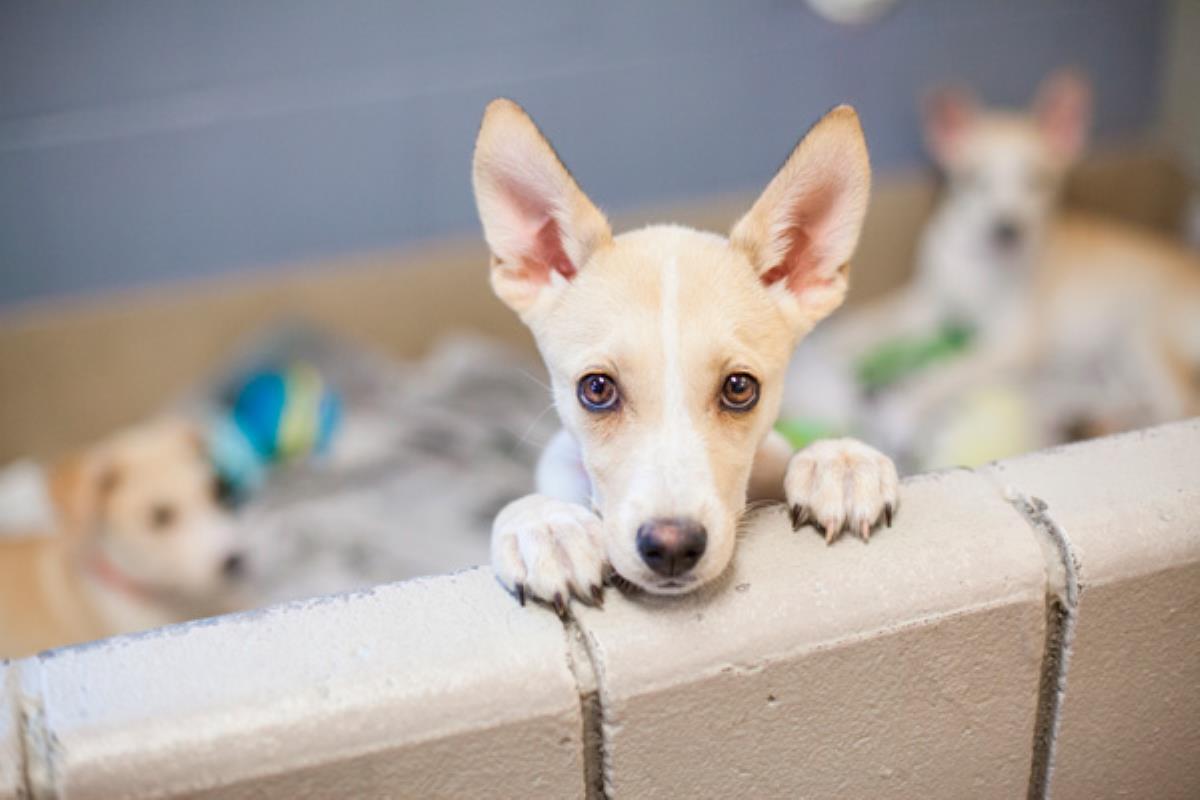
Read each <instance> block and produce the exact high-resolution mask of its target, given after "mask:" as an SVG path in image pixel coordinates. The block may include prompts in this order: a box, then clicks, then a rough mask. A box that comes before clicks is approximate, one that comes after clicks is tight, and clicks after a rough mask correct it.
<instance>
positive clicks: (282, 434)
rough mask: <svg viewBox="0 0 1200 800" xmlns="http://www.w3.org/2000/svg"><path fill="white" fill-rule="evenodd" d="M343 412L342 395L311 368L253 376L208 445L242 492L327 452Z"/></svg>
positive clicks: (218, 464) (214, 429)
mask: <svg viewBox="0 0 1200 800" xmlns="http://www.w3.org/2000/svg"><path fill="white" fill-rule="evenodd" d="M340 412H341V402H340V400H339V398H338V395H337V394H336V392H334V391H333V390H332V388H331V387H330V386H329V385H328V383H327V382H326V381H325V380H324V378H323V377H322V375H321V373H320V371H319V370H317V369H316V368H315V367H314V366H312V365H311V364H308V363H305V362H296V363H292V364H289V365H288V366H287V367H286V368H285V369H278V370H275V369H271V370H263V371H259V372H255V373H252V374H250V375H249V376H247V377H246V378H245V380H244V381H243V382H242V383H241V384H240V386H239V387H237V388H236V389H235V392H234V393H233V399H232V402H231V404H230V406H229V407H228V409H227V411H226V413H225V414H224V415H223V416H221V417H220V418H218V419H217V420H216V421H215V422H214V424H213V427H212V430H211V434H210V442H209V445H210V450H211V454H212V458H213V461H214V463H215V464H216V467H217V471H218V473H219V474H220V475H221V477H222V478H223V479H224V480H226V481H227V482H228V483H229V484H230V485H231V487H232V488H233V490H234V492H235V493H236V494H244V493H245V492H246V491H248V490H251V489H253V488H255V487H257V486H258V485H259V484H260V483H261V482H262V480H263V479H264V478H265V474H266V472H267V470H268V469H269V468H270V467H272V466H275V465H278V464H283V463H287V462H291V461H296V460H299V459H302V458H305V457H308V456H312V455H315V454H320V453H323V452H325V451H326V450H327V449H328V447H329V443H330V441H331V440H332V438H333V434H334V431H335V430H336V428H337V424H338V419H339V416H340Z"/></svg>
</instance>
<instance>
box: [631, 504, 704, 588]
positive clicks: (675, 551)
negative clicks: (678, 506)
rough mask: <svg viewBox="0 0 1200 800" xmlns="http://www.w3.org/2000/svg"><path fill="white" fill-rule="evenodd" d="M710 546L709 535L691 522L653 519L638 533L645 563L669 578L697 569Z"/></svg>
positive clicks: (693, 521)
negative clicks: (707, 547) (706, 548)
mask: <svg viewBox="0 0 1200 800" xmlns="http://www.w3.org/2000/svg"><path fill="white" fill-rule="evenodd" d="M707 544H708V532H707V531H706V530H705V529H704V526H703V525H701V524H700V523H699V522H696V521H695V520H691V519H682V518H678V517H669V518H665V519H654V520H650V521H649V522H646V523H644V524H643V525H641V527H639V528H638V531H637V549H638V553H639V554H640V555H641V557H642V561H645V562H646V566H648V567H650V569H652V570H654V571H655V572H657V573H658V574H659V575H662V576H664V577H667V578H674V577H678V576H680V575H683V574H685V573H687V572H688V571H689V570H691V569H692V567H694V566H696V564H697V563H698V562H699V561H700V558H701V557H702V556H703V555H704V548H705V547H706V546H707Z"/></svg>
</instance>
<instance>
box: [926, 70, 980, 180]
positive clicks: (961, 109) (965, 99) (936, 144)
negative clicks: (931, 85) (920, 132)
mask: <svg viewBox="0 0 1200 800" xmlns="http://www.w3.org/2000/svg"><path fill="white" fill-rule="evenodd" d="M977 114H978V106H977V105H976V103H975V98H974V96H973V95H972V94H971V93H970V91H968V90H967V89H964V88H963V87H961V86H941V87H938V88H937V89H934V90H933V91H931V92H929V93H927V94H926V95H925V97H924V99H923V100H922V102H921V116H922V119H923V120H924V124H925V145H926V147H928V148H929V154H930V155H931V156H932V157H933V160H934V161H936V162H937V163H938V164H939V165H940V166H942V167H943V168H949V167H953V166H954V165H955V164H956V163H957V162H958V159H959V155H960V153H961V152H962V143H963V140H964V139H965V138H966V133H967V131H969V130H970V128H971V126H972V124H974V122H975V118H976V115H977Z"/></svg>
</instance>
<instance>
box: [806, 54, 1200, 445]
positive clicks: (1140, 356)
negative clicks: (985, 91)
mask: <svg viewBox="0 0 1200 800" xmlns="http://www.w3.org/2000/svg"><path fill="white" fill-rule="evenodd" d="M924 110H925V133H926V139H927V142H928V146H929V150H930V152H931V154H932V155H933V157H934V159H935V160H936V162H937V163H938V165H939V166H940V167H941V168H942V170H943V172H944V175H945V178H946V184H945V187H944V191H943V193H942V197H941V200H940V202H939V203H938V206H937V208H936V209H935V211H934V214H933V217H932V218H931V220H930V222H929V224H928V226H927V227H926V229H925V231H924V233H923V235H922V239H921V242H920V247H919V252H918V260H917V270H916V275H915V278H914V280H913V282H912V284H911V286H910V287H909V288H908V289H907V290H906V291H902V292H900V293H897V294H896V295H895V296H893V297H891V298H890V299H888V300H885V301H882V302H879V303H876V304H874V306H873V307H868V308H864V309H862V310H856V313H855V314H853V315H850V316H848V317H846V318H845V319H844V320H843V319H839V320H836V321H835V324H834V325H833V326H832V329H831V328H825V329H824V330H823V331H822V332H823V333H825V332H830V333H831V334H832V335H831V338H830V341H831V342H832V343H833V345H834V348H835V350H836V352H842V353H845V352H851V353H853V352H862V351H863V350H865V349H867V348H869V347H870V344H871V343H872V342H874V343H877V342H879V341H882V340H886V339H889V338H900V337H905V336H913V337H920V336H922V335H926V336H927V335H929V333H930V332H931V331H936V330H937V329H938V328H939V327H941V326H944V325H947V324H960V325H965V326H967V327H968V328H970V329H972V330H973V331H974V334H973V340H972V343H971V347H970V348H969V350H968V351H967V353H966V354H964V355H963V356H961V357H959V358H957V359H955V360H952V361H949V362H946V363H945V364H944V365H939V366H937V367H936V368H934V369H929V370H925V371H922V372H919V373H917V375H916V376H915V377H913V378H910V379H908V380H907V382H906V383H905V384H904V385H902V386H900V387H899V388H898V389H896V390H889V396H888V398H887V400H886V401H885V402H883V403H881V404H880V405H879V406H877V407H876V408H875V414H874V418H875V419H876V420H877V421H878V422H879V423H880V425H881V427H880V428H879V429H876V430H875V434H876V435H878V436H879V437H880V438H881V439H882V440H883V441H885V442H886V443H887V444H888V446H889V447H892V448H894V449H895V450H897V451H899V450H902V449H903V445H902V444H901V443H900V442H901V440H905V439H907V440H908V443H909V444H911V443H912V440H913V439H914V438H915V439H916V440H917V444H918V446H919V445H920V443H921V442H924V443H926V444H928V443H929V442H931V441H933V440H934V439H935V438H936V436H934V435H932V433H931V432H930V431H928V430H926V431H923V429H922V420H931V419H937V414H936V413H931V412H936V411H937V409H938V408H939V407H941V406H943V404H945V403H947V402H949V401H954V400H955V399H956V398H957V399H961V398H962V397H963V396H964V393H966V392H968V391H970V390H973V389H975V388H977V387H980V386H983V385H986V384H988V383H989V382H993V381H997V380H1001V381H1003V380H1005V379H1008V378H1015V379H1017V380H1021V381H1033V382H1034V384H1035V385H1037V386H1038V387H1039V388H1038V389H1037V390H1035V392H1034V397H1033V399H1034V402H1033V403H1032V406H1033V407H1034V408H1035V409H1036V411H1037V413H1038V414H1039V415H1040V417H1041V420H1040V423H1041V425H1042V428H1043V434H1042V435H1043V436H1044V437H1045V439H1044V440H1043V441H1041V442H1040V444H1042V445H1047V444H1051V443H1053V442H1055V441H1061V440H1062V439H1064V438H1074V436H1076V435H1078V434H1080V433H1088V434H1094V433H1102V432H1107V431H1112V430H1116V429H1124V428H1130V427H1137V426H1142V425H1148V424H1153V423H1158V422H1163V421H1167V420H1172V419H1178V418H1180V417H1183V416H1187V415H1192V414H1197V413H1200V259H1198V258H1197V256H1196V254H1195V253H1194V252H1192V251H1189V250H1188V249H1186V248H1185V247H1183V246H1181V245H1179V244H1176V243H1174V242H1172V241H1169V240H1166V239H1164V238H1163V237H1160V236H1156V235H1154V234H1152V233H1150V232H1147V231H1142V230H1140V229H1137V228H1135V227H1131V226H1129V225H1125V224H1122V223H1120V222H1117V221H1113V220H1110V219H1106V218H1102V217H1098V216H1094V215H1087V214H1083V213H1064V212H1061V211H1060V210H1059V208H1058V198H1059V194H1060V190H1061V188H1062V184H1063V181H1064V177H1065V175H1066V172H1067V170H1068V168H1069V167H1071V166H1072V165H1073V164H1074V163H1075V161H1076V160H1077V159H1078V158H1079V156H1080V155H1081V154H1082V152H1083V150H1084V146H1085V144H1086V141H1087V133H1088V128H1089V123H1090V117H1091V92H1090V88H1089V86H1088V85H1087V83H1086V82H1085V81H1084V80H1083V79H1082V78H1081V77H1080V76H1079V75H1077V74H1075V73H1073V72H1069V71H1064V72H1060V73H1057V74H1055V75H1052V76H1050V77H1049V78H1048V79H1047V80H1046V81H1045V82H1044V83H1043V85H1042V86H1041V88H1040V89H1039V91H1038V93H1037V96H1036V99H1035V100H1034V102H1033V105H1032V107H1031V108H1030V109H1028V110H1020V111H1006V110H991V109H983V108H980V107H979V106H978V105H977V104H976V102H975V101H974V99H973V98H972V97H971V95H970V94H969V93H968V92H966V91H965V90H963V89H958V88H955V89H942V90H939V91H936V92H934V93H932V94H931V95H930V96H929V97H928V98H927V102H926V104H925V109H924ZM1076 425H1081V426H1082V428H1076Z"/></svg>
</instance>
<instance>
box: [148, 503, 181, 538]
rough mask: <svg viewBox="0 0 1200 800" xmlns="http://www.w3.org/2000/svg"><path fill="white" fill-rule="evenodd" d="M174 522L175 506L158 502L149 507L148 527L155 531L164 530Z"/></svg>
mask: <svg viewBox="0 0 1200 800" xmlns="http://www.w3.org/2000/svg"><path fill="white" fill-rule="evenodd" d="M174 522H175V506H171V505H167V504H166V503H159V504H158V505H156V506H154V507H153V508H151V509H150V527H151V528H153V529H154V530H156V531H165V530H166V529H167V528H169V527H171V525H172V524H174Z"/></svg>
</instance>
